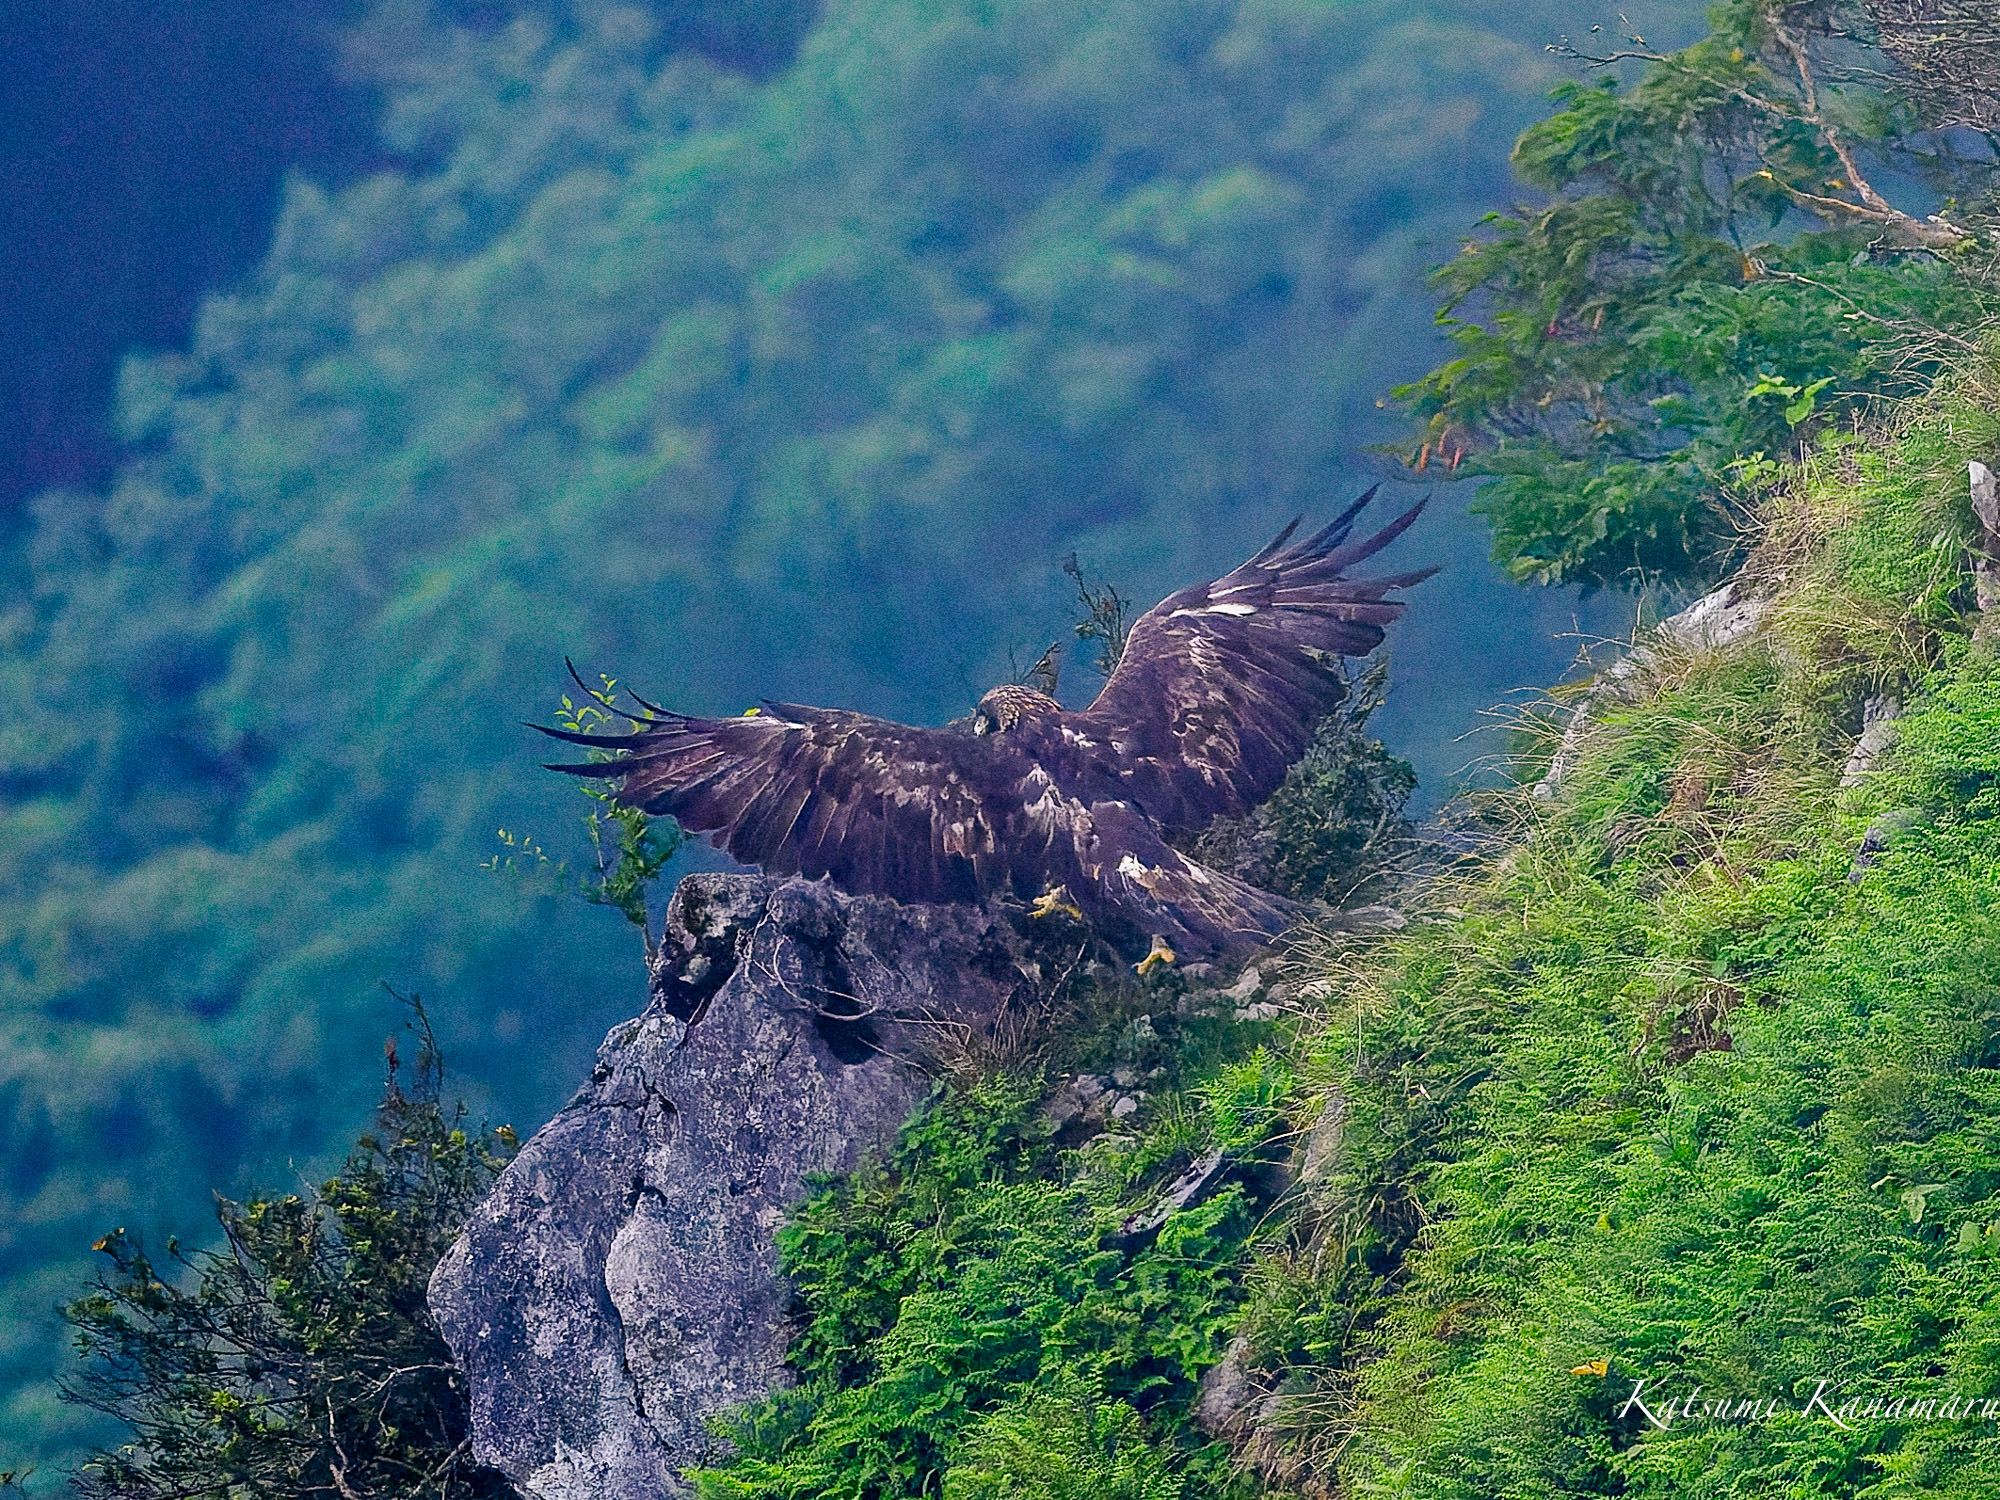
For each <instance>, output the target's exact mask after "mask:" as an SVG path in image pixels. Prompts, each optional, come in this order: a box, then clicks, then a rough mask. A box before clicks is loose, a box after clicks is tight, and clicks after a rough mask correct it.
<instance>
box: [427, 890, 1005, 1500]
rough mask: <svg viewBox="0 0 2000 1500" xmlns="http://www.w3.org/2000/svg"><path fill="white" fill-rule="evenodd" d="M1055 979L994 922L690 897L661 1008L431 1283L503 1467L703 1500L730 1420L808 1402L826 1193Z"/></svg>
mask: <svg viewBox="0 0 2000 1500" xmlns="http://www.w3.org/2000/svg"><path fill="white" fill-rule="evenodd" d="M1023 925H1024V926H1025V925H1026V924H1025V923H1024V924H1023ZM1040 972H1041V970H1040V968H1039V967H1038V966H1037V956H1036V954H1035V953H1034V952H1033V950H1032V947H1031V939H1030V938H1028V937H1024V936H1023V935H1022V933H1021V932H1018V931H1016V930H1015V927H1014V925H1013V924H1012V922H1011V921H1010V920H1009V919H1008V918H1007V917H1006V916H1004V915H1002V914H1000V913H996V912H993V911H988V910H982V909H979V908H975V907H963V906H954V907H923V906H900V905H898V904H897V903H895V902H892V901H886V900H882V899H879V898H871V897H864V898H855V897H849V896H845V895H842V894H841V893H839V892H837V891H835V890H833V889H832V888H831V887H830V886H828V885H825V884H823V883H814V882H808V881H803V880H796V879H795V880H788V881H784V882H778V881H773V880H767V879H764V878H761V877H756V876H745V875H691V876H689V877H687V878H686V879H685V880H683V881H682V882H681V884H680V887H679V889H678V890H677V891H676V892H675V893H674V898H673V901H672V903H671V905H670V907H669V909H668V912H667V918H666V932H665V935H664V937H663V939H662V941H661V944H660V948H659V952H658V954H657V955H656V957H655V959H654V961H653V965H652V973H651V992H652V1003H651V1004H650V1005H649V1006H648V1007H647V1010H646V1012H645V1014H644V1015H642V1016H640V1017H639V1018H638V1019H637V1020H634V1021H630V1022H627V1023H625V1024H624V1025H622V1026H618V1027H615V1028H614V1029H613V1030H612V1032H611V1034H610V1035H609V1036H608V1037H606V1038H605V1041H604V1045H603V1046H602V1047H601V1048H600V1049H599V1051H598V1056H597V1066H596V1068H595V1070H594V1072H593V1073H592V1075H591V1079H590V1082H589V1083H588V1084H586V1085H585V1086H584V1087H583V1088H582V1089H581V1090H580V1091H579V1092H578V1093H577V1095H576V1097H575V1098H574V1099H572V1100H571V1101H570V1103H569V1104H568V1105H567V1106H566V1107H565V1108H564V1109H563V1111H562V1112H561V1113H560V1114H559V1115H557V1116H556V1117H555V1119H553V1120H551V1121H550V1122H549V1123H548V1124H547V1125H546V1126H544V1127H543V1128H542V1129H541V1130H540V1131H538V1132H537V1133H536V1134H535V1136H534V1138H533V1139H532V1140H530V1141H529V1142H528V1143H527V1145H526V1146H524V1147H523V1148H522V1150H521V1153H520V1155H519V1157H517V1158H516V1160H515V1161H514V1162H513V1163H512V1164H511V1165H510V1166H509V1167H508V1168H507V1170H506V1172H505V1173H503V1174H502V1176H501V1178H500V1180H499V1182H498V1183H497V1184H496V1185H495V1187H494V1190H493V1192H492V1194H491V1195H490V1196H489V1197H488V1198H487V1200H486V1202H485V1203H484V1204H482V1205H481V1207H480V1208H479V1210H478V1211H477V1213H475V1214H474V1216H473V1218H472V1220H471V1222H470V1223H469V1224H468V1225H467V1226H466V1229H465V1232H464V1233H463V1234H462V1235H461V1236H460V1237H459V1239H458V1241H457V1243H456V1244H454V1245H453V1247H452V1249H451V1251H450V1252H449V1253H448V1254H447V1255H446V1256H445V1258H444V1260H443V1261H442V1262H441V1263H440V1264H439V1266H438V1268H437V1271H436V1274H435V1275H434V1276H433V1277H432V1279H431V1288H430V1302H431V1310H432V1312H433V1313H434V1314H435V1315H436V1317H437V1320H438V1325H439V1327H440V1328H441V1329H442V1330H443V1333H444V1337H445V1341H446V1342H447V1343H448V1344H449V1345H450V1346H451V1349H452V1352H453V1354H454V1356H455V1357H456V1358H457V1360H458V1362H459V1364H460V1365H461V1366H462V1367H463V1368H464V1370H465V1373H466V1376H467V1379H468V1381H469V1384H470V1388H471V1399H472V1435H473V1449H474V1452H475V1453H476V1454H477V1455H478V1458H479V1461H480V1462H481V1463H485V1464H490V1465H492V1466H493V1467H495V1468H498V1469H500V1470H502V1471H504V1472H505V1473H506V1474H507V1475H508V1476H509V1477H510V1478H511V1479H513V1480H514V1482H515V1483H516V1484H518V1485H520V1486H521V1487H522V1488H524V1489H525V1490H526V1491H527V1492H528V1493H529V1494H530V1495H533V1496H535V1497H538V1500H585V1497H590V1500H642V1497H643V1500H655V1497H659V1496H672V1495H682V1494H685V1493H687V1487H686V1486H685V1485H684V1484H683V1483H682V1481H681V1478H680V1473H681V1471H682V1470H683V1469H685V1468H687V1467H690V1466H693V1465H696V1464H699V1463H701V1462H704V1461H706V1460H708V1459H711V1458H713V1457H715V1456H716V1455H717V1453H718V1451H719V1447H718V1444H717V1443H716V1441H715V1440H714V1439H713V1438H712V1437H711V1436H710V1434H709V1432H708V1430H707V1425H706V1424H707V1420H708V1419H709V1418H710V1417H711V1416H713V1415H714V1414H716V1413H718V1412H720V1411H723V1410H725V1409H726V1408H729V1407H732V1406H736V1405H739V1404H741V1403H743V1402H746V1401H750V1400H754V1399H755V1398H757V1397H758V1396H760V1395H762V1394H764V1393H765V1392H767V1391H768V1390H770V1389H771V1388H772V1387H773V1386H775V1385H777V1384H780V1383H781V1382H783V1381H784V1380H785V1379H786V1374H785V1369H784V1351H785V1344H786V1339H787V1332H788V1330H787V1323H786V1320H787V1314H788V1309H789V1305H790V1289H789V1287H788V1286H787V1285H786V1283H785V1282H784V1280H783V1279H782V1278H781V1277H780V1276H779V1274H778V1271H777V1259H776V1251H775V1248H774V1245H773V1242H772V1232H773V1231H774V1230H775V1229H776V1228H777V1227H778V1225H779V1223H780V1222H781V1221H782V1219H783V1217H784V1214H785V1211H786V1210H787V1209H788V1208H789V1207H791V1206H792V1205H793V1204H795V1203H797V1202H798V1201H799V1200H800V1199H801V1198H802V1197H803V1196H804V1194H805V1191H806V1188H805V1179H806V1178H807V1177H808V1176H809V1175H811V1174H815V1173H829V1172H841V1171H846V1170H848V1169H850V1168H852V1167H853V1166H855V1165H856V1163H857V1162H858V1161H859V1160H860V1158H861V1156H862V1155H863V1153H865V1152H867V1151H869V1150H870V1149H871V1148H878V1147H883V1146H886V1145H888V1144H889V1143H890V1142H891V1141H892V1140H893V1139H894V1137H895V1133H896V1130H897V1128H898V1126H900V1125H901V1123H902V1122H903V1120H904V1118H905V1117H906V1116H907V1115H908V1114H909V1112H910V1110H911V1109H912V1107H914V1105H915V1104H916V1103H917V1102H918V1101H919V1100H920V1099H921V1098H922V1097H923V1096H924V1095H925V1094H926V1093H927V1092H928V1091H929V1090H930V1088H931V1087H932V1079H933V1075H934V1074H936V1073H938V1072H939V1071H940V1070H941V1068H942V1066H944V1065H945V1063H946V1062H948V1060H949V1059H950V1057H951V1056H952V1055H953V1054H954V1053H955V1052H959V1053H962V1049H964V1048H966V1047H968V1046H975V1045H977V1044H978V1041H979V1039H980V1038H981V1037H982V1036H983V1035H986V1034H989V1033H990V1032H991V1029H992V1028H993V1027H994V1026H995V1025H996V1024H998V1023H1000V1022H1001V1021H1002V1019H1003V1017H1005V1016H1007V1013H1008V1012H1009V1011H1010V1009H1012V1008H1014V1007H1020V1006H1025V1005H1027V1004H1029V1003H1030V1002H1031V1001H1032V999H1033V998H1034V991H1035V989H1036V987H1037V986H1036V982H1035V976H1037V975H1039V973H1040ZM1007 1019H1008V1021H1009V1023H1010V1024H1014V1025H1018V1016H1012V1017H1007Z"/></svg>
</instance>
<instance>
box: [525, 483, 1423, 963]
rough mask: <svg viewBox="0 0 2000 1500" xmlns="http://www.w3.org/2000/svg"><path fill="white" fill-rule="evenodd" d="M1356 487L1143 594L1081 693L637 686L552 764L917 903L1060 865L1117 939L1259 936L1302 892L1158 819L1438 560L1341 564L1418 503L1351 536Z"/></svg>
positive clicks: (972, 897) (737, 848)
mask: <svg viewBox="0 0 2000 1500" xmlns="http://www.w3.org/2000/svg"><path fill="white" fill-rule="evenodd" d="M1374 493H1375V492H1374V491H1373V490H1370V491H1369V492H1368V494H1366V495H1363V496H1362V497H1361V499H1360V500H1359V501H1357V502H1356V503H1355V504H1354V505H1352V506H1350V507H1349V508H1348V510H1347V511H1346V512H1345V513H1344V514H1343V515H1341V516H1340V517H1339V518H1338V519H1337V520H1335V521H1334V522H1333V523H1332V524H1331V525H1329V526H1327V527H1326V528H1325V529H1324V530H1322V531H1320V532H1318V533H1316V534H1315V535H1313V536H1311V537H1309V538H1307V539H1306V540H1304V541H1301V542H1292V540H1291V538H1292V535H1293V533H1294V532H1295V531H1296V530H1297V529H1298V525H1299V523H1298V522H1297V521H1294V522H1293V523H1292V524H1291V525H1290V526H1287V527H1286V528H1285V529H1284V531H1282V532H1281V533H1279V535H1278V537H1277V539H1276V540H1274V541H1273V542H1272V543H1271V544H1270V545H1269V546H1268V547H1266V548H1264V550H1263V551H1261V552H1259V553H1258V554H1257V555H1256V556H1255V557H1253V558H1251V559H1250V561H1248V562H1246V563H1244V564H1243V565H1242V566H1241V567H1239V568H1237V569H1236V570H1234V571H1233V572H1231V573H1229V574H1228V575H1227V576H1225V577H1223V578H1219V579H1216V580H1215V581H1214V582H1212V583H1207V584H1202V585H1199V586H1197V587H1195V588H1190V589H1183V590H1181V591H1180V592H1179V593H1177V594H1173V595H1170V596H1169V597H1168V598H1166V599H1163V600H1161V601H1160V603H1158V604H1156V605H1154V606H1153V608H1152V609H1150V610H1148V611H1147V612H1146V613H1145V614H1144V615H1142V616H1141V617H1140V618H1139V620H1138V622H1137V624H1135V625H1134V626H1133V628H1132V633H1131V636H1130V638H1129V639H1128V641H1127V643H1126V646H1125V651H1124V654H1123V656H1122V657H1121V658H1120V659H1119V662H1118V666H1117V670H1115V671H1114V672H1113V673H1112V674H1111V678H1110V680H1109V681H1108V682H1106V683H1105V685H1104V689H1103V691H1102V692H1100V693H1099V694H1098V695H1097V700H1096V701H1095V702H1094V703H1092V704H1091V705H1090V707H1089V708H1087V709H1085V710H1083V711H1082V712H1080V713H1072V712H1070V711H1069V710H1067V709H1065V708H1063V707H1062V705H1061V704H1060V703H1058V702H1057V701H1056V700H1055V699H1054V698H1053V697H1051V696H1050V695H1049V694H1048V693H1045V692H1041V691H1038V690H1037V689H1035V688H1030V687H1023V686H1019V685H1015V684H1009V685H1006V686H1002V687H997V688H994V689H993V690H992V691H991V692H989V693H987V694H986V696H985V697H983V698H982V699H981V700H980V702H979V708H978V710H977V712H976V713H975V714H974V716H973V719H972V722H971V725H970V730H971V732H970V733H966V732H964V731H963V730H962V729H960V728H958V727H956V726H954V727H947V728H944V729H918V728H912V727H910V726H908V725H903V724H893V723H890V722H888V721H886V720H883V719H875V718H870V717H868V716H867V715H865V714H858V713H850V712H847V711H845V710H841V709H828V708H808V707H804V706H801V705H798V704H790V703H766V704H765V706H764V710H763V712H761V713H758V714H755V715H753V716H749V717H745V718H740V719H699V718H692V717H689V716H687V715H684V714H677V713H670V712H666V711H664V710H654V709H651V708H646V709H644V710H643V711H642V712H639V713H637V714H635V715H634V716H632V723H633V730H632V732H631V733H630V734H623V735H588V734H572V733H568V732H565V731H560V730H547V731H545V732H546V733H549V734H553V735H555V736H556V737H557V738H559V739H565V740H571V741H574V742H575V743H578V744H583V745H590V746H594V747H600V748H605V749H611V750H616V751H619V752H621V753H620V754H619V755H618V757H617V758H616V759H613V760H610V761H606V762H603V763H600V764H594V765H566V766H553V767H551V768H550V769H552V770H558V771H564V772H567V773H568V774H570V775H574V776H597V777H608V778H615V779H616V780H617V782H618V788H617V797H618V800H619V801H621V802H624V803H629V804H630V805H632V806H635V807H638V808H641V809H643V810H644V811H646V812H648V813H655V814H671V815H672V816H673V817H674V818H675V819H677V820H678V821H679V822H680V824H681V826H682V827H683V828H685V829H687V830H688V831H690V832H693V833H705V834H708V835H709V836H710V839H711V841H712V842H713V843H714V844H715V845H716V846H717V847H719V848H723V849H726V850H728V851H729V853H730V854H731V855H732V856H733V857H735V858H736V859H737V860H739V861H741V862H742V863H744V864H749V865H758V866H761V867H762V868H763V869H764V870H766V871H768V872H769V873H771V874H775V875H791V874H797V875H803V876H806V877H807V878H809V879H819V878H821V877H826V878H830V879H831V880H832V881H833V882H834V883H835V884H836V885H838V886H840V887H841V888H843V889H844V890H848V891H852V892H856V893H875V894H880V895H886V896H893V897H895V898H897V899H899V900H903V901H918V902H923V901H977V900H981V899H984V898H986V897H990V896H996V895H1012V896H1015V897H1018V898H1020V899H1022V900H1032V899H1034V898H1036V897H1038V896H1040V895H1042V894H1044V893H1045V892H1048V891H1051V890H1054V889H1056V888H1058V887H1063V886H1066V887H1067V888H1068V891H1069V893H1070V895H1071V896H1072V897H1073V898H1074V900H1075V901H1076V903H1077V905H1078V906H1080V907H1081V908H1082V909H1083V911H1084V912H1085V914H1086V915H1087V916H1088V917H1089V919H1090V920H1091V921H1092V922H1093V923H1094V924H1096V925H1097V926H1098V927H1099V928H1100V929H1101V930H1103V931H1104V932H1105V933H1106V935H1107V936H1110V937H1112V938H1113V939H1114V940H1116V941H1124V942H1136V943H1137V944H1138V945H1139V946H1140V947H1143V946H1144V945H1145V941H1146V938H1147V937H1148V936H1155V935H1156V936H1160V937H1164V938H1165V939H1166V940H1167V942H1168V944H1169V945H1170V946H1171V947H1172V948H1173V949H1174V950H1175V951H1177V952H1178V953H1179V954H1180V955H1181V957H1183V958H1188V957H1193V956H1205V955H1217V954H1222V953H1227V952H1231V951H1236V950H1241V949H1243V948H1246V947H1248V946H1252V945H1254V944H1257V943H1262V942H1265V941H1267V940H1269V939H1270V938H1272V937H1274V936H1276V935H1277V934H1278V933H1279V932H1280V931H1282V930H1283V929H1284V928H1285V927H1286V926H1288V925H1290V923H1291V922H1292V921H1293V920H1295V919H1296V917H1297V915H1298V908H1297V907H1296V906H1295V905H1294V904H1293V903H1291V902H1288V901H1285V900H1283V899H1282V898H1280V897H1277V896H1274V895H1271V894H1270V893H1269V892H1266V891H1260V890H1257V889H1256V888H1254V887H1252V886H1248V885H1245V884H1244V883H1243V882H1241V881H1239V880H1235V879H1232V878H1231V877H1229V876H1226V875H1223V874H1221V873H1220V872H1218V871H1214V870H1209V869H1205V868H1203V867H1202V866H1200V865H1198V864H1196V863H1195V862H1194V861H1192V860H1190V859H1187V858H1186V857H1185V856H1183V855H1181V854H1179V853H1177V852H1176V851H1175V850H1173V849H1172V848H1170V847H1168V845H1167V844H1166V842H1165V841H1164V838H1163V835H1167V834H1172V833H1176V832H1183V831H1190V830H1195V829H1200V828H1204V827H1206V826H1207V825H1208V824H1209V823H1210V822H1211V821H1212V820H1214V819H1215V818H1217V817H1231V816H1240V815H1241V814H1243V813H1246V812H1248V811H1249V810H1250V809H1252V808H1254V807H1255V806H1257V804H1258V803H1260V802H1262V801H1263V800H1264V799H1265V798H1266V797H1268V796H1270V795H1271V793H1272V792H1274V791H1275V790H1277V788H1278V785H1279V783H1280V782H1282V781H1283V780H1284V777H1285V773H1286V771H1287V770H1288V769H1290V767H1291V765H1292V763H1293V762H1294V761H1296V760H1297V759H1298V758H1299V757H1300V755H1302V754H1303V753H1304V752H1305V748H1306V744H1307V741H1308V740H1309V738H1310V736H1311V734H1312V729H1313V725H1314V724H1315V723H1316V722H1317V721H1318V719H1319V718H1320V717H1321V716H1322V715H1324V714H1325V713H1326V712H1327V711H1328V710H1329V709H1331V708H1333V707H1334V706H1335V705H1336V704H1338V703H1339V702H1340V699H1341V696H1342V694H1343V693H1344V692H1345V688H1344V686H1343V683H1342V679H1341V677H1340V676H1339V675H1338V674H1337V673H1335V672H1333V671H1330V670H1329V669H1328V668H1327V667H1326V666H1325V665H1323V664H1322V658H1324V657H1328V656H1365V655H1367V654H1368V653H1369V652H1371V651H1373V650H1374V649H1375V648H1376V647H1377V646H1378V645H1380V644H1381V642H1382V627H1383V626H1384V625H1386V624H1388V623H1389V621H1391V620H1393V619H1394V618H1396V616H1397V615H1398V614H1400V613H1401V612H1402V609H1403V604H1402V602H1401V601H1400V600H1392V599H1389V598H1388V597H1387V595H1388V594H1389V592H1390V591H1391V590H1394V589H1398V588H1403V587H1407V586H1408V585H1410V584H1414V583H1417V582H1419V581H1421V580H1422V579H1424V578H1427V577H1429V576H1430V574H1431V573H1432V572H1433V571H1435V570H1434V569H1425V570H1423V571H1421V572H1415V573H1404V574H1399V575H1396V576H1393V577H1387V578H1370V579H1350V578H1347V577H1345V576H1344V574H1345V570H1346V569H1347V568H1349V567H1351V566H1352V565H1353V564H1355V563H1357V562H1359V561H1361V560H1362V559H1364V558H1367V557H1369V556H1371V555H1373V554H1374V553H1375V552H1378V551H1379V550H1381V549H1382V548H1383V547H1385V546H1387V545H1388V544H1389V543H1390V542H1391V541H1393V540H1395V538H1396V537H1398V536H1400V535H1401V534H1402V533H1403V531H1404V530H1405V529H1407V528H1408V527H1409V525H1410V524H1411V523H1412V522H1413V521H1415V520H1416V518H1417V515H1418V514H1419V512H1421V511H1422V509H1423V506H1422V505H1421V504H1420V505H1418V506H1417V507H1416V508H1415V509H1412V510H1410V511H1408V512H1406V513H1405V514H1404V515H1402V516H1400V517H1398V518H1397V519H1396V520H1394V521H1392V522H1391V523H1390V524H1389V525H1388V526H1386V527H1384V528H1383V529H1382V530H1381V531H1379V532H1377V533H1376V534H1375V535H1374V536H1372V537H1369V538H1367V539H1366V540H1363V541H1358V542H1350V541H1348V533H1349V531H1350V529H1351V528H1352V526H1353V523H1354V519H1355V517H1356V516H1357V515H1358V514H1359V513H1360V511H1361V508H1362V507H1363V506H1365V505H1366V504H1367V503H1368V501H1369V500H1370V499H1371V498H1372V497H1373V495H1374ZM1046 680H1047V682H1048V684H1049V685H1050V686H1051V687H1052V686H1053V671H1052V670H1051V671H1050V674H1049V676H1048V678H1047V679H1046Z"/></svg>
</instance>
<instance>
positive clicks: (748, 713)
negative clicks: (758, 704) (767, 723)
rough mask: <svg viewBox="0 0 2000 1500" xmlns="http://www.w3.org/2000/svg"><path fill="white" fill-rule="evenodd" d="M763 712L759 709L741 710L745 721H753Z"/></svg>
mask: <svg viewBox="0 0 2000 1500" xmlns="http://www.w3.org/2000/svg"><path fill="white" fill-rule="evenodd" d="M763 711H764V710H763V709H761V708H746V709H744V710H743V717H744V718H746V719H754V718H756V717H757V715H759V714H761V713H762V712H763Z"/></svg>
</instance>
